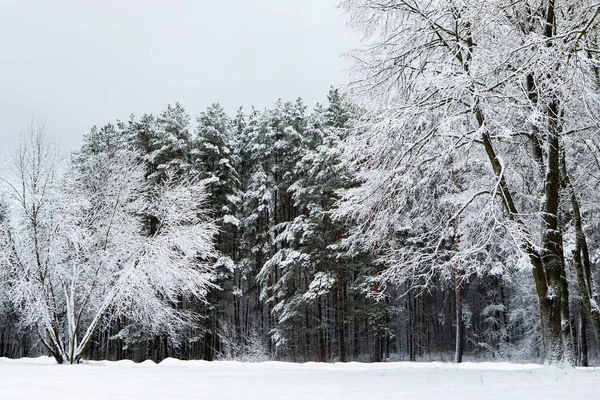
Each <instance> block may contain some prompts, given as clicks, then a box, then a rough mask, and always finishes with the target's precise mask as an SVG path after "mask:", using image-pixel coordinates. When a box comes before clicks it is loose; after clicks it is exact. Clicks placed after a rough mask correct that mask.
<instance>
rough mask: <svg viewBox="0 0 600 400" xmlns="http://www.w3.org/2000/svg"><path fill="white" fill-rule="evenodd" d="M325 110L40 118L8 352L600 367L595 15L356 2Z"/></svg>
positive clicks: (449, 1)
mask: <svg viewBox="0 0 600 400" xmlns="http://www.w3.org/2000/svg"><path fill="white" fill-rule="evenodd" d="M340 7H341V8H342V9H343V10H344V11H345V12H346V13H347V15H348V16H349V18H350V19H351V24H352V26H353V27H355V29H356V30H357V31H359V32H361V33H363V34H364V39H363V46H362V47H361V48H360V49H357V50H356V51H355V52H353V53H352V57H353V59H354V60H355V69H354V72H353V74H354V75H353V81H352V82H351V83H349V84H348V85H347V86H345V87H343V88H332V89H331V90H330V91H329V93H328V94H327V103H326V104H323V105H320V104H316V105H307V104H305V103H304V102H303V100H302V99H301V98H298V99H296V100H287V99H286V100H282V99H279V100H278V99H273V105H272V106H271V107H269V108H266V109H254V108H251V109H247V110H246V109H242V108H240V109H239V111H238V112H237V113H236V114H234V115H229V114H228V113H227V112H226V110H225V109H224V107H222V106H221V105H220V104H218V103H214V104H212V105H211V106H209V107H208V108H207V109H205V110H194V112H197V114H195V115H193V114H192V113H190V111H188V110H186V109H185V108H184V106H183V105H181V104H179V103H174V104H170V105H168V106H167V107H166V109H164V110H163V111H161V112H160V113H157V114H150V113H149V114H143V115H141V116H134V115H132V116H131V117H130V118H129V119H128V120H126V121H120V120H115V121H110V122H109V121H100V122H99V124H98V126H94V127H92V128H91V129H90V131H89V132H87V133H85V134H84V135H83V145H82V146H81V148H80V149H78V150H77V151H75V152H73V153H70V154H66V155H65V154H63V153H61V151H60V147H59V144H57V143H56V142H55V141H54V139H53V136H52V135H51V133H50V132H49V129H48V128H47V127H46V126H45V124H44V122H42V121H37V120H34V121H32V123H31V124H30V126H29V127H28V130H27V132H26V134H25V135H24V136H23V138H22V141H21V144H20V146H19V147H18V148H16V149H13V150H12V151H11V152H10V157H9V159H8V161H7V166H6V167H5V168H3V169H2V170H1V171H0V179H1V180H2V182H3V188H2V202H1V203H0V357H9V358H18V357H25V356H37V355H40V354H48V355H51V356H52V357H54V358H55V359H56V361H57V362H58V363H77V362H80V361H81V360H123V359H130V360H134V361H143V360H146V359H150V360H154V361H160V360H163V359H165V358H168V357H173V358H179V359H182V360H197V359H202V360H209V361H212V360H240V361H265V360H281V361H292V362H306V361H319V362H348V361H362V362H381V361H399V360H406V361H454V362H456V363H460V362H462V361H463V359H465V360H470V361H471V360H473V361H475V360H478V361H483V360H485V361H490V360H496V361H499V360H508V361H511V362H525V361H535V362H544V361H545V362H550V363H566V364H570V365H580V366H588V365H595V364H597V362H598V359H599V355H600V354H599V347H598V346H600V306H599V303H600V294H599V292H598V289H597V284H596V280H597V279H599V277H598V267H597V265H598V262H600V246H599V245H598V240H599V237H600V219H599V218H598V205H599V204H600V198H597V197H598V196H599V195H598V193H599V190H598V189H599V186H600V158H599V157H600V156H599V152H600V140H599V139H598V131H599V127H600V96H599V94H600V59H599V55H600V51H599V50H598V40H599V38H600V6H599V5H598V4H597V3H595V2H593V1H591V0H535V1H534V0H517V1H514V0H511V1H508V0H434V1H427V2H422V1H417V0H344V1H341V3H340Z"/></svg>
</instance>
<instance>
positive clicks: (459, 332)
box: [454, 268, 464, 364]
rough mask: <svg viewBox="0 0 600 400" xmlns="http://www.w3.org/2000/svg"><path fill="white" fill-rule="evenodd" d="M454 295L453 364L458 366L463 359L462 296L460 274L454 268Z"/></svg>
mask: <svg viewBox="0 0 600 400" xmlns="http://www.w3.org/2000/svg"><path fill="white" fill-rule="evenodd" d="M455 289H456V290H455V293H456V337H455V340H456V350H455V351H454V362H455V363H457V364H459V363H461V362H462V359H463V343H464V324H463V307H462V304H463V295H462V273H461V271H460V270H459V269H458V268H456V277H455Z"/></svg>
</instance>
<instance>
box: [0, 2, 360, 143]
mask: <svg viewBox="0 0 600 400" xmlns="http://www.w3.org/2000/svg"><path fill="white" fill-rule="evenodd" d="M336 6H337V0H160V1H159V0H102V1H92V0H47V1H46V0H0V149H2V150H6V149H7V148H10V147H11V146H13V145H14V144H15V143H16V141H17V140H16V137H17V136H18V134H19V132H20V131H23V130H24V129H25V128H26V127H27V125H28V123H29V121H30V120H31V118H32V117H33V116H35V117H37V118H45V119H46V121H47V123H48V125H49V127H50V130H51V131H52V132H54V133H56V134H57V135H58V137H59V140H60V141H61V144H62V146H63V147H64V148H65V149H68V148H73V147H75V146H77V145H79V144H80V141H81V137H82V135H83V134H84V133H86V132H88V131H89V128H90V127H91V126H92V125H94V124H98V125H101V124H104V123H106V122H113V121H114V120H115V119H117V118H120V119H127V117H128V116H129V114H131V113H134V114H136V115H140V114H142V113H144V112H149V113H158V112H160V111H161V110H162V109H164V108H166V105H167V104H168V103H174V102H176V101H179V102H180V103H182V104H183V105H184V106H185V107H186V110H187V111H188V113H190V114H191V115H192V117H195V116H196V115H197V114H198V113H199V112H200V111H203V110H204V109H205V108H206V107H207V106H208V105H210V103H212V102H215V101H218V102H220V103H221V104H223V106H224V107H225V108H226V109H227V111H228V112H229V113H230V114H232V113H233V112H235V110H236V109H237V107H239V106H244V107H245V108H246V109H248V108H249V106H251V105H252V104H254V105H256V106H257V107H259V108H264V107H268V106H270V105H272V104H273V103H274V102H275V100H276V99H277V98H279V97H281V98H283V99H284V100H294V99H295V98H296V97H298V96H302V97H303V99H304V100H305V102H306V103H307V104H308V105H309V106H310V107H312V105H314V103H316V102H317V101H319V102H325V100H326V94H327V91H328V88H329V87H330V85H336V84H342V83H345V82H346V81H347V80H348V73H347V71H348V69H349V67H350V62H349V60H348V59H346V58H344V57H342V53H344V52H346V51H348V50H350V49H351V48H353V47H356V46H357V45H358V43H359V39H358V35H357V34H355V33H354V32H353V31H352V30H351V29H350V28H349V27H347V26H346V22H347V16H345V15H343V14H342V12H341V10H339V9H337V7H336Z"/></svg>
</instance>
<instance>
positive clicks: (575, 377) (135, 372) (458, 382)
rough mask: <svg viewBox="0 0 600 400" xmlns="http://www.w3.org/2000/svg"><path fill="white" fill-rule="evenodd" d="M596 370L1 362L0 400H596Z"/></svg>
mask: <svg viewBox="0 0 600 400" xmlns="http://www.w3.org/2000/svg"><path fill="white" fill-rule="evenodd" d="M598 396H600V370H599V369H593V368H579V369H576V370H575V369H571V368H559V367H548V366H540V365H536V364H509V363H464V364H461V365H458V366H457V365H454V364H446V363H435V362H434V363H407V362H398V363H381V364H360V363H348V364H319V363H306V364H292V363H281V362H264V363H256V364H253V363H239V362H226V361H220V362H212V363H209V362H205V361H179V360H174V359H167V360H165V361H163V362H162V363H160V364H154V363H153V362H151V361H146V362H144V363H141V364H134V363H133V362H131V361H120V362H102V363H92V364H86V365H62V366H59V365H55V364H54V361H53V360H51V359H49V358H46V357H41V358H36V359H21V360H8V359H5V358H1V359H0V399H44V400H47V399H60V400H70V399H78V400H81V399H249V400H253V399H261V400H264V399H273V400H275V399H277V400H279V399H327V400H332V399H343V400H354V399H377V400H387V399H390V400H391V399H394V400H397V399H403V400H406V399H420V400H424V399H431V400H442V399H468V400H475V399H486V400H494V399H502V400H505V399H543V400H548V399H597V398H598Z"/></svg>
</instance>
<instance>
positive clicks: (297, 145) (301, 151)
mask: <svg viewBox="0 0 600 400" xmlns="http://www.w3.org/2000/svg"><path fill="white" fill-rule="evenodd" d="M328 100H329V103H328V104H327V105H326V106H320V105H317V106H316V107H315V108H314V109H313V110H311V111H309V110H308V109H307V106H306V105H305V104H304V103H303V102H302V100H301V99H298V100H296V101H295V102H283V101H281V100H280V101H277V102H276V103H275V106H274V107H273V108H271V109H267V110H263V111H258V110H254V109H252V110H250V111H249V112H247V113H244V112H243V111H242V110H240V111H239V112H238V113H237V115H235V116H233V117H231V116H228V115H227V114H226V112H225V111H224V110H223V108H222V107H221V106H220V105H219V104H213V105H212V106H210V107H209V108H208V109H207V110H206V111H204V112H201V113H200V114H199V115H198V116H197V118H196V119H195V121H192V119H191V117H190V115H189V114H188V113H187V112H186V111H185V110H184V108H183V107H182V106H181V105H180V104H175V105H173V106H171V105H170V106H168V107H167V109H166V110H165V111H163V112H161V113H160V114H158V115H156V116H155V115H151V114H145V115H142V116H141V117H134V116H132V117H131V118H130V119H129V120H128V121H126V122H123V121H119V122H117V123H115V124H106V125H104V126H101V127H93V128H92V129H91V131H90V133H88V134H87V135H85V137H84V145H83V147H82V148H81V150H80V151H78V152H76V153H75V154H73V155H72V157H71V167H69V168H70V169H69V171H73V170H77V169H79V170H81V169H82V168H85V165H87V164H86V163H87V162H89V160H90V159H93V158H94V157H98V156H99V155H109V157H108V159H110V154H114V153H116V152H118V151H119V150H122V149H127V150H128V151H129V152H131V153H132V154H134V155H135V159H136V160H137V162H138V163H139V164H141V165H143V170H144V179H145V181H146V183H147V184H148V185H149V186H153V185H160V184H161V183H162V182H164V181H165V180H166V179H168V178H169V177H171V178H172V177H173V176H175V177H186V178H189V179H192V180H195V181H201V182H203V183H204V184H205V185H206V187H207V198H206V204H205V206H206V207H208V208H209V209H210V210H211V218H212V219H214V220H215V221H216V223H217V224H218V226H219V231H218V234H217V235H216V238H215V246H216V248H217V250H218V251H219V256H218V257H216V258H214V259H212V260H211V263H212V264H213V266H214V271H215V276H214V277H213V281H212V282H213V283H214V284H216V285H217V286H218V288H213V289H211V290H210V291H209V293H208V296H207V297H206V301H200V300H194V299H192V298H188V297H184V296H182V297H180V298H178V299H177V300H176V301H172V307H173V308H176V309H182V310H190V311H194V312H196V313H197V314H198V315H199V316H200V318H199V319H198V320H196V321H195V323H194V324H192V325H187V326H186V327H185V328H184V329H182V330H178V331H176V332H175V331H173V330H165V331H164V332H163V333H158V334H157V333H156V332H155V331H153V332H148V331H146V330H145V329H144V328H143V326H142V325H139V324H138V323H137V321H136V320H135V317H134V316H131V317H128V318H127V317H123V316H120V317H118V318H107V319H105V320H103V321H102V323H101V325H100V327H99V329H98V330H97V331H96V332H95V334H94V337H93V338H92V340H91V342H90V344H89V346H88V347H87V348H86V350H85V354H84V358H89V359H112V360H114V359H125V358H126V359H133V360H136V361H141V360H144V359H152V360H155V361H159V360H161V359H164V358H166V357H177V358H182V359H205V360H215V359H239V360H267V359H276V360H290V361H297V362H301V361H323V362H332V361H383V360H386V359H392V360H393V359H406V360H439V359H441V360H451V359H452V357H454V353H455V351H456V337H457V336H456V335H457V331H456V327H457V318H459V317H460V320H459V326H461V327H463V329H462V330H461V331H459V333H458V335H459V336H458V337H459V342H460V343H462V346H461V350H460V351H461V354H462V351H464V352H465V354H466V355H468V356H469V357H475V358H486V359H487V358H498V359H514V360H532V359H540V358H541V357H543V347H542V343H541V336H540V326H539V325H540V324H539V318H538V317H537V315H538V311H537V304H536V298H535V291H534V288H533V285H532V283H530V278H529V275H528V273H526V272H522V273H521V274H520V275H519V274H517V275H516V276H515V275H512V276H508V275H506V274H502V273H498V274H487V273H486V274H481V275H477V274H471V275H470V276H469V279H468V282H467V280H465V281H464V282H461V283H460V286H461V290H462V291H461V296H460V298H459V297H457V296H456V283H455V282H454V278H453V277H452V276H448V274H445V273H442V272H436V273H433V274H432V275H431V276H430V277H429V278H428V281H427V284H426V285H425V284H423V285H420V284H419V282H418V281H412V282H406V283H404V284H402V285H399V286H391V285H390V286H389V287H383V286H382V283H381V281H376V280H373V278H374V277H376V276H378V274H380V273H381V272H382V271H383V270H384V269H385V267H386V266H385V265H382V264H381V263H376V262H375V260H376V256H377V254H371V253H369V252H366V251H365V250H364V249H359V248H358V247H354V246H352V243H351V242H350V243H346V242H345V241H344V238H345V237H347V235H348V232H349V231H350V230H351V229H352V228H353V224H355V223H356V222H355V221H353V220H352V219H338V218H334V217H333V215H332V210H333V209H334V208H335V207H336V202H337V201H338V199H339V193H340V191H341V190H344V189H349V188H356V187H357V182H358V180H357V178H356V176H355V172H354V171H353V169H352V168H351V167H350V166H349V163H347V162H343V160H342V153H343V150H344V143H345V140H346V138H347V136H348V135H349V134H350V133H351V132H352V131H353V130H356V129H360V128H359V124H358V121H359V120H360V118H361V116H362V115H363V110H361V109H360V108H359V107H357V106H356V105H354V104H352V103H351V102H350V101H349V100H348V99H347V98H346V97H345V96H343V95H342V94H341V93H340V92H339V91H338V90H331V91H330V93H329V95H328ZM382 184H385V182H382ZM373 217H374V218H376V216H375V215H374V216H373ZM144 221H145V222H144V223H143V226H142V228H141V229H142V231H143V232H142V234H143V235H146V236H149V237H151V236H153V235H156V234H157V233H159V230H160V226H161V220H160V218H159V217H158V216H157V215H153V214H152V213H151V212H145V214H144ZM409 289H412V290H409ZM458 301H460V304H459V308H458V310H459V312H458V314H457V302H458ZM17 307H18V304H9V305H7V306H6V307H4V309H3V310H2V315H1V318H2V319H1V320H0V321H1V322H0V356H6V357H21V356H33V355H37V354H40V352H44V351H45V349H44V347H43V346H42V344H41V343H40V339H39V338H38V334H37V332H36V331H35V330H34V329H32V328H27V329H22V327H21V325H22V324H21V322H20V314H19V312H18V308H17ZM573 318H574V321H575V320H578V321H579V324H578V325H576V324H574V326H577V327H578V328H577V330H576V332H574V333H576V334H577V339H578V340H577V343H578V346H577V349H578V356H579V357H578V359H579V360H580V363H584V364H585V363H587V361H586V360H587V353H588V350H587V349H588V348H592V349H595V346H587V342H588V341H589V340H591V339H590V338H588V333H587V331H586V327H585V321H586V319H585V316H584V314H583V313H580V314H577V315H575V316H574V317H573ZM593 354H595V353H593Z"/></svg>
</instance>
